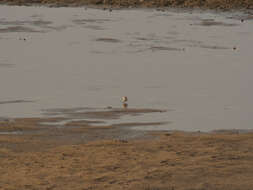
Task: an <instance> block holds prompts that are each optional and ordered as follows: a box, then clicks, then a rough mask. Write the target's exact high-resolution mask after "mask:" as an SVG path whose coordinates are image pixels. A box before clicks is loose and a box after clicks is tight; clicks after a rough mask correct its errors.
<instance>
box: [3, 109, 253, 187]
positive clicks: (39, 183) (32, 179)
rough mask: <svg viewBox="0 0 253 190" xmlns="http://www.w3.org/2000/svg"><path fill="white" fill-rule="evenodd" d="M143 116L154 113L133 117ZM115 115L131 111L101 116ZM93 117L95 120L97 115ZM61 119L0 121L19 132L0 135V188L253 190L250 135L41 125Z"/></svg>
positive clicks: (92, 124)
mask: <svg viewBox="0 0 253 190" xmlns="http://www.w3.org/2000/svg"><path fill="white" fill-rule="evenodd" d="M145 111H146V112H147V111H152V110H139V111H138V110H132V111H131V112H130V113H131V114H132V113H135V114H136V113H137V112H138V114H141V113H142V112H145ZM153 111H155V110H153ZM157 111H158V110H157ZM91 113H92V112H90V114H91ZM115 114H116V115H119V114H129V113H127V112H126V113H124V112H120V111H119V112H115V111H108V112H107V113H106V114H105V113H101V112H98V115H97V116H98V118H100V117H101V116H103V118H104V117H112V116H115ZM88 115H89V114H88ZM91 115H93V117H94V115H95V113H94V112H93V113H92V114H91ZM61 120H62V118H60V117H59V118H56V117H55V118H47V119H42V118H31V119H16V120H5V121H4V120H3V121H1V123H0V126H1V127H0V130H1V132H8V131H9V132H14V131H21V132H22V133H19V134H15V133H10V134H4V135H3V134H2V135H0V163H1V164H0V171H1V172H0V179H1V180H0V189H8V190H12V189H13V190H14V189H43V190H44V189H47V190H48V189H61V190H62V189H76V190H77V189H80V190H81V189H82V190H84V189H87V190H88V189H117V190H118V189H136V190H137V189H138V190H139V189H145V190H150V189H153V190H154V189H156V190H158V189H160V190H165V189H166V190H167V189H169V190H172V189H174V190H181V189H182V190H183V189H187V190H204V189H205V190H214V189H215V190H239V189H241V190H247V189H248V190H250V189H252V187H253V181H252V178H253V167H252V165H253V134H252V133H244V134H239V133H234V132H227V133H226V132H224V133H213V134H210V133H209V134H203V133H183V132H173V133H168V132H156V133H154V132H151V133H149V134H147V133H140V134H137V136H134V135H136V134H135V133H138V132H137V131H134V130H128V128H129V127H131V126H138V125H159V124H160V123H159V122H157V123H128V124H124V123H123V124H118V125H110V126H106V125H100V126H96V124H98V123H99V122H98V121H94V120H93V121H91V120H85V121H80V122H77V121H75V122H69V123H66V124H65V125H64V126H62V127H61V128H59V126H58V127H56V126H53V125H51V126H50V125H43V124H41V123H43V122H44V123H45V122H49V123H50V122H56V121H61ZM100 124H101V123H100ZM130 131H132V132H130ZM119 137H121V138H119ZM101 139H102V140H101Z"/></svg>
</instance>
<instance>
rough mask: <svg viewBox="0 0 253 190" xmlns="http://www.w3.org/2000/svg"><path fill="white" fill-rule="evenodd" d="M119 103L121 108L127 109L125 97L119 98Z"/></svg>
mask: <svg viewBox="0 0 253 190" xmlns="http://www.w3.org/2000/svg"><path fill="white" fill-rule="evenodd" d="M120 100H121V102H122V106H123V108H125V109H126V108H127V107H128V104H127V103H126V102H127V100H128V99H127V97H126V96H123V97H121V99H120Z"/></svg>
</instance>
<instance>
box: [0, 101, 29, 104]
mask: <svg viewBox="0 0 253 190" xmlns="http://www.w3.org/2000/svg"><path fill="white" fill-rule="evenodd" d="M32 102H34V101H32V100H7V101H0V104H17V103H32Z"/></svg>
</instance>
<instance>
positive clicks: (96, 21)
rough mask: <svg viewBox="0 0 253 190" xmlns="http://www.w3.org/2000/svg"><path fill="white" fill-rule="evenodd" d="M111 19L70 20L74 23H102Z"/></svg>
mask: <svg viewBox="0 0 253 190" xmlns="http://www.w3.org/2000/svg"><path fill="white" fill-rule="evenodd" d="M108 21H111V20H110V19H74V20H72V22H74V23H75V24H87V23H98V24H102V23H105V22H108Z"/></svg>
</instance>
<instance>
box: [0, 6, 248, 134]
mask: <svg viewBox="0 0 253 190" xmlns="http://www.w3.org/2000/svg"><path fill="white" fill-rule="evenodd" d="M243 17H245V18H247V17H246V16H245V15H243V14H242V13H237V12H234V13H222V14H218V13H212V12H200V11H194V12H190V11H185V12H184V11H182V10H179V11H178V10H170V11H165V12H159V11H156V10H152V9H149V10H148V9H143V10H114V11H112V12H109V11H103V10H99V9H87V10H85V9H84V8H46V7H15V6H14V7H10V6H0V87H1V93H0V117H35V116H41V115H42V113H43V111H42V110H45V109H51V108H75V107H91V108H104V107H107V106H112V107H120V106H121V104H120V97H121V96H128V99H129V107H131V108H132V107H133V108H158V109H167V110H169V111H168V112H166V113H162V114H160V113H159V114H157V113H154V114H146V115H143V116H138V117H130V116H125V117H122V118H121V119H120V120H119V121H117V122H116V123H119V122H125V121H128V122H129V121H142V122H144V121H145V122H154V121H161V122H162V121H167V122H170V123H169V124H168V125H163V126H159V127H157V126H156V127H152V126H151V127H150V126H149V127H146V126H145V128H146V129H159V130H161V129H162V130H164V129H166V130H173V129H176V130H188V131H192V130H194V131H195V130H201V131H209V130H214V129H253V126H252V115H253V101H252V97H253V89H252V87H251V84H252V82H253V75H252V71H253V64H252V60H251V58H252V57H253V56H252V49H253V38H252V36H253V20H247V19H246V20H245V21H244V22H240V18H243ZM113 122H115V121H113ZM138 129H140V127H138Z"/></svg>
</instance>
